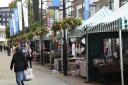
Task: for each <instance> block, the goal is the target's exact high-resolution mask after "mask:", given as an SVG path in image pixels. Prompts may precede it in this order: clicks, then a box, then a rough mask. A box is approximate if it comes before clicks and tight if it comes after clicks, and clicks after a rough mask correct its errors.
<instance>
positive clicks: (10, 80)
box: [0, 52, 100, 85]
mask: <svg viewBox="0 0 128 85" xmlns="http://www.w3.org/2000/svg"><path fill="white" fill-rule="evenodd" d="M11 58H12V57H11V56H7V54H6V52H2V53H1V52H0V85H16V83H15V74H14V72H13V71H10V69H9V67H10V61H11ZM33 73H34V75H35V78H34V79H33V80H31V81H28V82H25V85H100V84H94V83H91V84H90V83H84V81H85V79H84V78H81V77H73V76H63V75H62V74H60V73H52V71H51V70H49V69H48V68H47V67H44V66H41V65H39V64H35V63H34V64H33Z"/></svg>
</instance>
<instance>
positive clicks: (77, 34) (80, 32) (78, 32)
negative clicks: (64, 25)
mask: <svg viewBox="0 0 128 85" xmlns="http://www.w3.org/2000/svg"><path fill="white" fill-rule="evenodd" d="M83 35H84V31H83V30H78V29H75V30H72V31H70V32H69V33H68V38H74V37H82V36H83Z"/></svg>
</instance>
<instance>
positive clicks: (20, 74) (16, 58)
mask: <svg viewBox="0 0 128 85" xmlns="http://www.w3.org/2000/svg"><path fill="white" fill-rule="evenodd" d="M13 67H14V72H15V74H16V83H17V85H24V82H23V81H24V79H25V75H24V71H25V70H26V69H27V67H28V65H27V60H26V57H25V56H24V54H23V52H21V51H20V49H19V47H16V49H15V52H14V54H13V58H12V60H11V65H10V69H11V70H12V69H13Z"/></svg>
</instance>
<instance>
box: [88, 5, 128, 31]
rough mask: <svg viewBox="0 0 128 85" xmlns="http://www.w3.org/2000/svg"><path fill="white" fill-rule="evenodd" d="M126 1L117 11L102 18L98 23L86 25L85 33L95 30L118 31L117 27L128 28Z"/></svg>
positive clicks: (127, 6)
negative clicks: (90, 25) (91, 25)
mask: <svg viewBox="0 0 128 85" xmlns="http://www.w3.org/2000/svg"><path fill="white" fill-rule="evenodd" d="M127 9H128V3H126V4H125V5H123V6H122V7H121V8H119V9H118V10H117V11H115V12H113V13H112V14H111V15H109V16H107V17H105V18H103V19H102V20H101V21H100V23H99V24H97V25H95V26H93V27H88V29H87V33H96V32H112V31H118V30H119V29H122V30H126V29H128V12H127V11H126V10H127Z"/></svg>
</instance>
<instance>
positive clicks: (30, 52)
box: [26, 47, 32, 68]
mask: <svg viewBox="0 0 128 85" xmlns="http://www.w3.org/2000/svg"><path fill="white" fill-rule="evenodd" d="M26 58H27V62H28V63H29V64H28V67H29V68H32V50H31V48H30V47H27V52H26Z"/></svg>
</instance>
